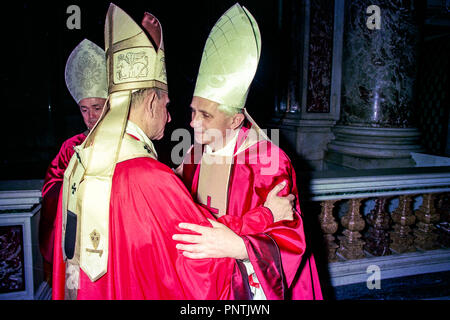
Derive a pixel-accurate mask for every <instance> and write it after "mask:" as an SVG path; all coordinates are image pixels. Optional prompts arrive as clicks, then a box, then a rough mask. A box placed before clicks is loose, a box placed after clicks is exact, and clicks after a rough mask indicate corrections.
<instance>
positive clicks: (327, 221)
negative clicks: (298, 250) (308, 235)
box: [319, 200, 339, 262]
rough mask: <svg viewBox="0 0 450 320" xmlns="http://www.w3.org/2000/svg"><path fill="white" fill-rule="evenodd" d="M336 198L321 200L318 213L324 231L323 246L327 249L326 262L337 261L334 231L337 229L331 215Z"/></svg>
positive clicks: (336, 224)
mask: <svg viewBox="0 0 450 320" xmlns="http://www.w3.org/2000/svg"><path fill="white" fill-rule="evenodd" d="M336 201H338V200H327V201H322V202H321V203H320V205H321V206H322V212H321V213H320V215H319V221H320V226H321V228H322V231H323V233H324V242H325V247H326V249H327V251H328V262H334V261H337V260H338V259H337V256H336V249H337V248H338V247H339V246H338V245H337V244H336V241H335V237H334V235H333V234H334V233H336V231H337V230H338V223H337V222H336V220H335V219H334V216H333V208H334V204H335V202H336Z"/></svg>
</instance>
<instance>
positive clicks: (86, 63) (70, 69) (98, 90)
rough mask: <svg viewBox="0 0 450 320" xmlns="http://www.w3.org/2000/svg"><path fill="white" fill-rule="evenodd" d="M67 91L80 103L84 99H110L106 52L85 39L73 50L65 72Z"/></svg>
mask: <svg viewBox="0 0 450 320" xmlns="http://www.w3.org/2000/svg"><path fill="white" fill-rule="evenodd" d="M64 78H65V81H66V86H67V89H68V90H69V92H70V94H71V95H72V97H73V99H74V100H75V101H76V102H77V103H80V100H82V99H84V98H103V99H106V98H107V97H108V83H107V79H106V58H105V51H103V49H102V48H100V47H99V46H97V45H96V44H95V43H93V42H91V41H89V40H87V39H84V40H83V41H81V42H80V43H79V44H78V45H77V46H76V47H75V49H73V51H72V53H71V54H70V56H69V58H68V59H67V63H66V68H65V72H64Z"/></svg>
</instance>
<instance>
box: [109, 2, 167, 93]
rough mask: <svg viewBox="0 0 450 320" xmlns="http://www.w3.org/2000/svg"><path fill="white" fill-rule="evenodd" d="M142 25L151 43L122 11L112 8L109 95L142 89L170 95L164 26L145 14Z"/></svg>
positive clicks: (110, 20) (148, 14) (110, 14)
mask: <svg viewBox="0 0 450 320" xmlns="http://www.w3.org/2000/svg"><path fill="white" fill-rule="evenodd" d="M142 25H143V27H144V28H145V30H146V31H147V32H148V33H149V34H150V37H151V39H149V38H148V37H147V35H146V33H145V32H144V30H142V29H141V27H139V25H137V24H136V23H135V22H134V21H133V19H131V18H130V17H129V16H128V15H127V14H126V13H125V12H124V11H123V10H122V9H120V8H119V7H117V6H115V5H113V4H111V6H110V9H109V10H108V16H107V19H106V23H105V48H106V54H107V70H108V80H109V81H108V83H109V93H113V92H116V91H121V90H130V89H141V88H160V89H163V90H165V91H167V76H166V64H165V58H164V45H163V37H162V29H161V24H160V23H159V21H158V19H156V17H154V16H153V15H151V14H150V13H147V12H146V13H145V15H144V19H143V21H142Z"/></svg>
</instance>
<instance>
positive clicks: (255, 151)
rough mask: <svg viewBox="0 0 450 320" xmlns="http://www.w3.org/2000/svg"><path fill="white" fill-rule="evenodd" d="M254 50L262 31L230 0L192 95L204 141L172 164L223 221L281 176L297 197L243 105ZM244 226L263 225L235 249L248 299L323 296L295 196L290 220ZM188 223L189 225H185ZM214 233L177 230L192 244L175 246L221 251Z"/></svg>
mask: <svg viewBox="0 0 450 320" xmlns="http://www.w3.org/2000/svg"><path fill="white" fill-rule="evenodd" d="M260 53H261V34H260V31H259V28H258V24H257V22H256V20H255V18H254V17H253V16H252V15H251V13H250V12H249V11H248V10H247V9H246V8H244V7H241V6H240V5H239V4H235V5H234V6H232V7H231V8H230V9H229V10H228V11H227V12H225V13H224V14H223V15H222V17H220V19H219V20H218V21H217V22H216V24H215V25H214V27H213V28H212V30H211V32H210V34H209V36H208V39H207V40H206V44H205V47H204V50H203V56H202V60H201V63H200V68H199V72H198V76H197V82H196V86H195V90H194V94H193V99H192V102H191V110H192V121H191V127H193V129H194V134H195V141H196V143H198V144H199V145H203V148H202V149H200V151H198V150H197V148H195V147H194V148H191V149H190V152H189V153H188V154H187V156H186V157H185V160H184V162H183V165H182V170H178V172H180V173H181V174H182V176H183V180H184V181H185V183H186V185H187V186H188V188H190V190H191V193H192V195H193V197H194V199H195V200H197V201H199V202H200V203H203V204H204V205H205V206H206V207H208V208H209V209H210V210H211V211H212V212H213V213H215V216H216V217H217V218H218V220H219V222H220V221H222V222H225V223H228V224H230V221H234V222H235V223H236V224H239V223H241V222H242V221H243V220H247V214H248V212H252V213H253V214H252V216H253V215H254V212H255V211H260V212H261V214H262V211H263V210H265V209H264V208H263V207H262V206H263V204H264V200H265V198H266V196H267V195H268V193H269V191H270V190H271V189H272V188H273V187H274V186H276V185H278V184H279V183H280V182H283V181H284V182H286V183H287V187H286V188H285V190H283V191H282V192H283V193H284V195H286V194H288V193H292V194H293V195H295V197H296V199H297V200H298V199H299V198H298V189H297V185H296V175H295V171H294V168H293V166H292V163H291V161H290V159H289V158H288V156H287V155H286V154H285V153H284V152H283V151H282V150H281V149H279V148H278V147H277V146H275V145H274V144H273V143H271V142H270V140H269V138H268V137H267V136H266V134H265V133H264V132H263V131H262V130H261V129H260V128H259V127H258V125H257V124H256V123H255V121H254V120H253V119H252V118H251V117H250V115H249V114H248V112H247V110H246V108H245V103H246V99H247V95H248V92H249V89H250V84H251V82H252V81H253V77H254V76H255V72H256V69H257V66H258V62H259V57H260ZM260 216H261V215H260ZM246 225H247V226H252V225H253V226H254V227H255V228H256V229H257V228H258V227H259V228H262V229H263V231H262V232H261V231H256V232H252V231H251V230H247V231H246V232H243V233H242V234H244V233H245V234H244V235H242V234H241V238H242V240H243V242H244V244H245V249H246V250H245V251H246V252H244V253H242V252H239V253H236V255H238V256H241V257H248V259H245V258H244V259H242V260H243V261H242V263H243V264H244V265H245V266H246V270H247V272H248V273H249V278H248V282H249V283H250V286H252V287H254V289H252V293H254V296H253V297H254V299H265V298H266V299H322V292H321V288H320V283H319V279H318V273H317V268H316V265H315V260H314V257H313V256H312V254H311V253H310V252H309V250H308V249H309V248H308V244H307V243H306V240H305V235H304V226H303V220H302V213H301V211H300V206H299V203H298V201H297V203H296V214H295V219H294V220H293V221H279V222H276V223H273V224H269V225H265V224H264V222H263V221H256V220H255V221H254V223H253V224H252V223H247V224H246ZM187 229H188V230H194V229H196V228H195V226H194V227H192V226H189V225H188V228H187ZM218 237H219V234H217V235H216V236H214V235H213V234H212V233H211V232H208V233H205V234H202V236H201V237H198V238H196V239H193V240H192V241H190V240H189V239H190V238H189V237H184V236H183V235H176V238H177V239H180V240H183V241H188V242H190V243H191V244H189V245H187V244H180V245H179V246H178V247H179V248H180V249H181V250H185V251H186V254H187V255H188V256H190V257H193V258H196V257H216V256H217V257H220V256H221V255H216V254H215V253H214V251H217V252H219V251H220V250H221V248H220V247H221V246H227V244H226V243H223V244H222V245H215V244H214V245H212V247H213V248H211V245H210V244H209V243H213V242H214V243H216V242H217V238H218ZM222 239H223V241H229V240H228V239H232V238H226V237H222ZM233 241H234V240H233ZM214 246H215V247H214ZM247 260H248V261H247ZM261 289H262V291H263V292H261Z"/></svg>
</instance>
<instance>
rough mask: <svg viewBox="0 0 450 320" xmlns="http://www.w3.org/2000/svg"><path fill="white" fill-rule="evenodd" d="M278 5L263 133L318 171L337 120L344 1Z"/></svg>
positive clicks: (325, 0) (282, 2)
mask: <svg viewBox="0 0 450 320" xmlns="http://www.w3.org/2000/svg"><path fill="white" fill-rule="evenodd" d="M278 1H279V4H280V6H279V10H280V12H279V30H278V32H279V35H280V37H279V39H280V43H281V44H282V45H280V47H279V48H280V49H279V50H280V52H279V57H278V77H277V79H276V81H277V86H278V92H277V96H276V101H275V114H274V116H273V118H272V122H271V123H270V124H269V127H272V128H278V129H280V131H281V135H282V140H283V141H286V142H287V143H286V142H285V143H286V144H287V145H286V146H284V147H288V149H289V150H293V151H295V152H296V153H297V156H299V158H300V159H302V160H306V163H307V164H308V166H309V167H310V168H313V169H316V170H321V169H323V159H324V154H325V150H326V149H327V144H328V143H329V142H330V141H331V140H332V138H333V134H332V132H331V128H332V127H333V126H334V125H335V124H336V121H337V120H338V119H339V114H340V109H339V106H340V92H341V90H340V88H341V83H340V80H341V59H342V36H343V14H344V10H343V9H344V0H332V1H330V0H305V1H289V0H288V1H284V0H278Z"/></svg>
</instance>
